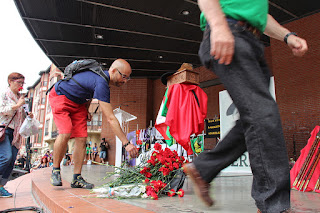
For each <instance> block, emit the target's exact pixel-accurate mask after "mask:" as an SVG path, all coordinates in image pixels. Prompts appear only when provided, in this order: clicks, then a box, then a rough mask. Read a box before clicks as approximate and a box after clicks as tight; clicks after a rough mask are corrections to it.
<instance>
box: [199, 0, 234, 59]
mask: <svg viewBox="0 0 320 213" xmlns="http://www.w3.org/2000/svg"><path fill="white" fill-rule="evenodd" d="M198 5H199V7H200V10H201V11H202V12H203V13H204V14H205V17H206V20H207V22H208V24H209V26H210V29H211V35H210V42H211V49H210V54H211V55H212V56H214V59H216V60H219V63H220V64H226V65H228V64H230V63H231V61H232V57H233V54H234V37H233V35H232V33H231V31H230V28H229V26H228V22H227V19H226V17H225V14H224V13H223V11H222V10H221V7H220V3H219V0H198Z"/></svg>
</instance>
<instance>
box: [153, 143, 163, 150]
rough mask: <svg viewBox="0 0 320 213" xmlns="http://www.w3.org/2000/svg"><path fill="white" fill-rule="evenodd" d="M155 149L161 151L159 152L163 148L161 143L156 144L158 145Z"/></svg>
mask: <svg viewBox="0 0 320 213" xmlns="http://www.w3.org/2000/svg"><path fill="white" fill-rule="evenodd" d="M154 149H155V150H158V151H159V150H161V149H162V146H161V145H160V144H159V143H156V144H155V145H154Z"/></svg>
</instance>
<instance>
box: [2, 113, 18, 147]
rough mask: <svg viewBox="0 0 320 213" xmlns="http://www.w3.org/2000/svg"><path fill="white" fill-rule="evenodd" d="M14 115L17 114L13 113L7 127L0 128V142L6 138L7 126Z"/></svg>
mask: <svg viewBox="0 0 320 213" xmlns="http://www.w3.org/2000/svg"><path fill="white" fill-rule="evenodd" d="M16 114H17V112H16V113H14V115H13V116H12V118H11V120H10V121H9V123H8V124H7V125H5V126H0V142H2V141H4V139H5V137H6V129H7V128H8V126H9V124H10V123H11V121H12V120H13V118H14V116H16Z"/></svg>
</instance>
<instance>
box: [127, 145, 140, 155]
mask: <svg viewBox="0 0 320 213" xmlns="http://www.w3.org/2000/svg"><path fill="white" fill-rule="evenodd" d="M125 149H126V151H127V152H129V155H130V157H132V158H136V157H138V149H137V147H136V146H134V145H133V144H129V145H128V146H126V148H125Z"/></svg>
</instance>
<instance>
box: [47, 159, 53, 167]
mask: <svg viewBox="0 0 320 213" xmlns="http://www.w3.org/2000/svg"><path fill="white" fill-rule="evenodd" d="M52 165H53V160H52V158H51V157H48V167H51V166H52Z"/></svg>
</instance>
